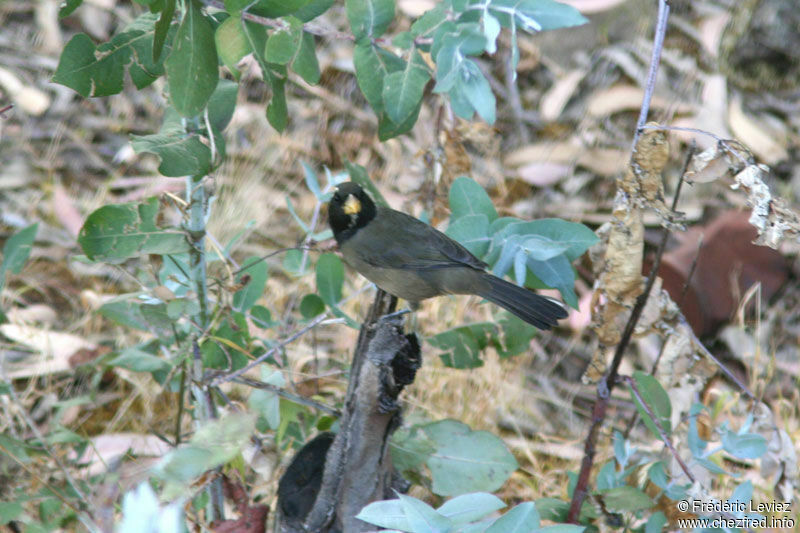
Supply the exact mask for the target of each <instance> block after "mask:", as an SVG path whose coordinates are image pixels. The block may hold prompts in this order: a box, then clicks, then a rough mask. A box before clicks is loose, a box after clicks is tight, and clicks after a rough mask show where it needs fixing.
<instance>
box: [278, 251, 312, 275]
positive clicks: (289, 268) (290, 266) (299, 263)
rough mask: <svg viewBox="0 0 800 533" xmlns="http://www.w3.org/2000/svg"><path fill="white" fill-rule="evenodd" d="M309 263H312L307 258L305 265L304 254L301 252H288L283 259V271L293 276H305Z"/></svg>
mask: <svg viewBox="0 0 800 533" xmlns="http://www.w3.org/2000/svg"><path fill="white" fill-rule="evenodd" d="M309 263H310V261H309V260H308V257H306V261H305V264H303V252H302V251H300V250H294V249H293V250H288V251H287V252H286V255H284V257H283V269H284V270H285V271H286V272H288V273H289V274H291V275H293V276H302V275H303V274H305V273H306V270H308V265H309ZM301 269H302V270H301Z"/></svg>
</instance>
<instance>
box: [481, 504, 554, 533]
mask: <svg viewBox="0 0 800 533" xmlns="http://www.w3.org/2000/svg"><path fill="white" fill-rule="evenodd" d="M540 520H541V519H540V518H539V512H538V511H537V510H536V506H535V505H534V504H533V502H523V503H521V504H519V505H517V506H516V507H514V508H513V509H511V510H510V511H509V512H507V513H506V514H504V515H503V516H501V517H500V518H498V519H497V520H495V521H494V522H492V525H491V526H490V527H489V528H488V529H487V530H486V533H528V532H529V531H532V530H533V529H535V528H538V527H539V522H540Z"/></svg>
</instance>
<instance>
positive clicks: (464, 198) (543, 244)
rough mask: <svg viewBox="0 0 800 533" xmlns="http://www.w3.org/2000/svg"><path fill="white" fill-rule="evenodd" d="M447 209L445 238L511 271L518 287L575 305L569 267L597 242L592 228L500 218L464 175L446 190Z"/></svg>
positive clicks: (496, 270) (500, 271)
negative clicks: (555, 294)
mask: <svg viewBox="0 0 800 533" xmlns="http://www.w3.org/2000/svg"><path fill="white" fill-rule="evenodd" d="M450 210H451V215H450V225H449V227H448V229H447V234H448V235H449V236H451V237H453V238H454V239H456V240H458V241H459V242H461V243H462V244H463V245H464V246H466V247H467V249H469V250H470V251H471V252H473V253H474V254H476V255H477V256H478V257H479V258H481V259H483V260H484V261H486V262H487V263H489V265H490V267H491V268H492V270H493V271H494V273H495V274H496V275H498V276H503V275H505V274H506V273H507V272H508V271H509V270H510V269H511V268H512V267H513V272H514V278H515V281H516V282H517V284H519V285H526V284H530V285H533V286H534V287H536V288H540V287H544V286H548V287H553V288H555V289H558V290H559V292H561V295H562V296H563V298H564V300H566V302H567V303H568V304H570V305H571V306H573V307H577V304H578V297H577V295H576V294H575V289H574V284H575V273H574V271H573V270H572V265H571V263H572V261H574V260H576V259H577V258H578V257H580V256H581V255H583V253H584V252H585V251H586V250H587V249H588V248H589V247H590V246H592V245H593V244H595V243H596V242H597V236H596V235H595V234H594V232H593V231H592V230H590V229H589V228H587V227H586V226H584V225H583V224H577V223H574V222H567V221H565V220H560V219H540V220H534V221H530V222H528V221H523V220H520V219H516V218H513V217H503V218H498V216H497V211H496V210H495V208H494V206H493V205H492V201H491V199H490V198H489V195H488V194H486V191H484V190H483V188H482V187H481V186H480V185H478V184H477V183H475V182H474V181H473V180H471V179H469V178H467V177H463V176H462V177H460V178H457V179H456V180H455V181H454V182H453V184H452V186H451V187H450Z"/></svg>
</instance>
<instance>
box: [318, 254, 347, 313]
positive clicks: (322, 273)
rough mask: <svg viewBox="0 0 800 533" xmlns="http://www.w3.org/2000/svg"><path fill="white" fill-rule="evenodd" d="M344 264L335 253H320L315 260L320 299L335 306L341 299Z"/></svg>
mask: <svg viewBox="0 0 800 533" xmlns="http://www.w3.org/2000/svg"><path fill="white" fill-rule="evenodd" d="M342 285H344V265H342V261H341V259H339V256H337V255H336V254H331V253H327V254H322V255H321V256H320V258H319V259H318V260H317V292H318V293H319V296H320V298H322V301H323V302H325V303H326V304H328V306H330V307H335V306H336V305H337V304H338V303H339V300H341V299H342Z"/></svg>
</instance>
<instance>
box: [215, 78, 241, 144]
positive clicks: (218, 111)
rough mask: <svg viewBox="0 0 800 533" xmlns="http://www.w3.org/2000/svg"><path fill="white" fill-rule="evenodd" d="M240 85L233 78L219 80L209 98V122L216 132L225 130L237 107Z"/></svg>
mask: <svg viewBox="0 0 800 533" xmlns="http://www.w3.org/2000/svg"><path fill="white" fill-rule="evenodd" d="M238 94H239V85H238V84H237V83H235V82H233V81H231V80H219V83H218V84H217V88H216V89H215V90H214V94H212V95H211V98H210V99H209V100H208V122H209V123H210V124H211V128H212V129H213V130H214V131H215V132H221V131H222V130H224V129H225V128H226V127H227V126H228V123H229V122H230V121H231V117H233V111H234V110H235V109H236V97H237V96H238Z"/></svg>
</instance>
